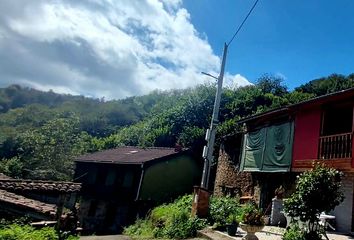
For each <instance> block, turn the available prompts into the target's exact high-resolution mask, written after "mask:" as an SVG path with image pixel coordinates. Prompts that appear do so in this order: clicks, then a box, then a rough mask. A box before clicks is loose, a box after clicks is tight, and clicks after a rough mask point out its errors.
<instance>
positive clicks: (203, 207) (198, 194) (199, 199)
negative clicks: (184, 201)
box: [192, 186, 210, 218]
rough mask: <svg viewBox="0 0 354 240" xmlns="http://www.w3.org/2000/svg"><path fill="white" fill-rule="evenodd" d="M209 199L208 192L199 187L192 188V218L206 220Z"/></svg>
mask: <svg viewBox="0 0 354 240" xmlns="http://www.w3.org/2000/svg"><path fill="white" fill-rule="evenodd" d="M209 197H210V192H209V191H208V190H207V189H205V188H203V187H199V186H195V187H194V194H193V203H192V216H197V217H199V218H206V217H208V214H209Z"/></svg>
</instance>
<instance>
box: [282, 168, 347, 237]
mask: <svg viewBox="0 0 354 240" xmlns="http://www.w3.org/2000/svg"><path fill="white" fill-rule="evenodd" d="M341 178H342V173H341V172H340V171H338V170H336V169H333V168H327V167H324V166H322V165H318V164H317V165H315V166H314V168H313V169H312V170H310V171H307V172H304V173H302V174H301V175H300V176H299V177H298V179H297V183H296V191H295V193H294V194H292V195H291V197H290V198H288V199H286V200H285V201H284V210H285V212H286V213H287V214H288V215H289V216H290V217H291V218H293V219H295V220H300V221H302V222H304V223H306V228H304V229H302V231H304V237H305V239H306V240H316V239H321V238H319V236H320V233H321V231H324V229H322V226H320V225H319V224H318V221H319V219H318V217H319V216H320V214H321V213H322V212H329V211H331V210H333V209H334V208H335V207H336V206H337V205H338V204H340V203H341V202H342V201H343V199H344V195H343V192H342V191H341Z"/></svg>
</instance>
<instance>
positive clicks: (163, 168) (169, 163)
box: [139, 155, 202, 202]
mask: <svg viewBox="0 0 354 240" xmlns="http://www.w3.org/2000/svg"><path fill="white" fill-rule="evenodd" d="M201 172H202V169H200V168H199V167H198V165H197V162H196V161H195V159H193V158H192V157H191V156H189V155H181V156H178V157H175V158H171V159H167V160H164V161H160V162H158V163H154V164H153V165H151V166H148V167H147V168H146V169H145V172H144V177H143V182H142V185H141V190H140V194H139V200H149V201H155V202H163V201H166V200H171V199H173V198H175V197H177V196H179V195H183V194H190V193H192V192H193V186H194V185H195V184H198V183H199V182H200V176H201Z"/></svg>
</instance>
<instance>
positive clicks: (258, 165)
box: [241, 122, 294, 172]
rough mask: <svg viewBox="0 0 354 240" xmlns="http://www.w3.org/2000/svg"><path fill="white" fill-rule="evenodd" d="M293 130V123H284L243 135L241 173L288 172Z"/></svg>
mask: <svg viewBox="0 0 354 240" xmlns="http://www.w3.org/2000/svg"><path fill="white" fill-rule="evenodd" d="M293 128H294V124H293V122H286V123H282V124H277V125H271V126H269V127H264V128H261V129H260V130H257V131H253V132H249V133H247V134H245V136H244V145H243V151H242V157H241V171H262V172H287V171H290V166H291V159H292V145H293V135H294V134H293V132H294V129H293Z"/></svg>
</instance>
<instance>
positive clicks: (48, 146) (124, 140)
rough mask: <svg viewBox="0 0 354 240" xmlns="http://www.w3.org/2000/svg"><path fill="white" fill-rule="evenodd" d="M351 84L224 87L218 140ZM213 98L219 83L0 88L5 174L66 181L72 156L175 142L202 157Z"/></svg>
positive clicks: (338, 78) (267, 79) (336, 78)
mask: <svg viewBox="0 0 354 240" xmlns="http://www.w3.org/2000/svg"><path fill="white" fill-rule="evenodd" d="M353 86H354V74H351V75H349V76H343V75H337V74H334V75H331V76H329V77H324V78H321V79H317V80H313V81H310V82H309V83H307V84H304V85H301V86H299V87H298V88H296V89H295V90H293V91H288V89H287V87H286V86H284V85H283V84H282V80H281V79H279V78H277V77H274V76H268V75H266V76H263V77H261V78H260V79H259V80H258V82H257V83H256V84H255V85H252V86H246V87H242V88H237V89H228V88H226V89H224V91H223V95H222V101H221V113H220V121H221V124H220V125H219V128H218V138H219V137H220V136H223V135H226V134H230V133H233V132H236V131H237V129H238V126H237V125H236V121H237V120H238V119H240V118H243V117H246V116H249V115H252V114H255V113H260V112H263V111H266V110H269V109H273V108H277V107H281V106H284V105H288V104H293V103H297V102H300V101H304V100H307V99H310V98H312V97H316V96H320V95H324V94H327V93H331V92H334V91H338V90H341V89H346V88H350V87H353ZM214 96H215V86H214V85H202V86H198V87H195V88H190V89H186V90H173V91H164V92H162V91H154V92H152V93H150V94H148V95H144V96H137V97H130V98H126V99H123V100H115V101H104V100H103V99H92V98H86V97H82V96H71V95H63V94H56V93H54V92H51V91H50V92H41V91H37V90H34V89H29V88H24V87H21V86H18V85H12V86H9V87H7V88H3V89H0V159H1V160H0V172H4V173H5V174H8V175H10V176H12V177H22V178H33V179H53V180H69V179H71V176H72V170H73V169H72V166H73V159H74V158H75V156H77V155H80V154H83V153H85V152H92V151H97V150H101V149H107V148H114V147H116V146H122V145H137V146H146V147H148V146H158V147H173V146H175V144H176V143H178V144H181V145H183V146H184V147H190V148H192V149H193V150H194V151H195V152H197V154H199V155H200V154H201V153H200V150H201V147H202V146H203V144H204V142H203V141H204V140H203V139H204V134H205V129H206V128H207V127H208V125H209V122H210V117H211V113H212V108H213V103H214Z"/></svg>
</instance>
